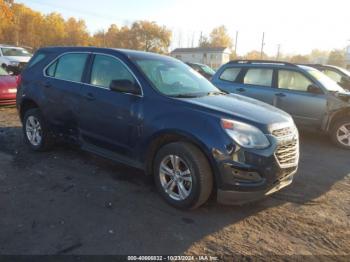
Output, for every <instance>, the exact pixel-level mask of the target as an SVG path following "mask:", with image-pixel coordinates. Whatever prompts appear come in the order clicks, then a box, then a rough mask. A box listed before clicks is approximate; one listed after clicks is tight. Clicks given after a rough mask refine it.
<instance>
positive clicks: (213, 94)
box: [207, 91, 228, 96]
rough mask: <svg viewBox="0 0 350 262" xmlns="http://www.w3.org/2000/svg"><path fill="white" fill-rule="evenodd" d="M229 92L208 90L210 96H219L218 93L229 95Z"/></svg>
mask: <svg viewBox="0 0 350 262" xmlns="http://www.w3.org/2000/svg"><path fill="white" fill-rule="evenodd" d="M227 94H228V93H226V92H224V91H213V92H208V93H207V95H208V96H217V95H227Z"/></svg>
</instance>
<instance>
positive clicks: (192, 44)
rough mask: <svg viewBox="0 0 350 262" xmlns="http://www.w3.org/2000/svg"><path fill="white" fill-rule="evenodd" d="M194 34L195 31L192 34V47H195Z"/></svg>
mask: <svg viewBox="0 0 350 262" xmlns="http://www.w3.org/2000/svg"><path fill="white" fill-rule="evenodd" d="M194 35H195V31H193V34H192V48H193V47H194Z"/></svg>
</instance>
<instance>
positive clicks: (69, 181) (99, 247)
mask: <svg viewBox="0 0 350 262" xmlns="http://www.w3.org/2000/svg"><path fill="white" fill-rule="evenodd" d="M301 145H302V146H301V151H302V152H301V164H300V170H299V172H298V176H297V177H296V179H295V182H294V183H293V185H292V186H290V187H289V188H287V189H284V190H283V191H281V192H279V193H277V194H275V195H273V196H271V197H269V198H267V199H265V200H264V201H261V202H258V203H255V204H250V205H248V206H243V207H231V206H221V205H218V204H217V203H215V201H210V202H209V203H208V204H206V205H205V206H204V207H202V208H200V209H198V210H196V211H192V212H183V211H179V210H176V209H174V208H172V207H169V206H168V205H166V204H165V203H164V202H163V201H162V200H161V199H160V197H159V196H158V195H157V193H156V192H155V187H154V186H153V184H152V182H151V180H150V179H149V178H147V177H145V176H144V175H143V174H142V172H140V171H137V170H134V169H131V168H128V167H125V166H122V165H118V164H115V163H112V162H110V161H107V160H104V159H101V158H98V157H95V156H92V155H90V154H87V153H84V152H82V151H80V150H78V149H74V148H70V147H67V146H59V147H57V148H55V149H54V150H53V151H51V152H49V153H33V152H31V151H30V150H29V149H28V148H27V147H26V146H25V145H24V144H23V142H22V134H21V129H20V123H19V121H18V119H17V114H16V110H15V109H9V108H6V109H0V212H1V213H0V254H62V253H64V254H177V255H178V254H194V255H218V254H226V255H232V254H236V255H237V254H242V255H256V256H258V257H259V256H266V255H272V254H280V255H295V254H298V255H311V254H314V255H342V256H338V257H332V258H338V259H346V257H344V255H350V204H349V203H350V190H349V188H350V158H349V156H350V152H347V151H344V150H341V149H338V148H335V147H334V146H333V145H332V144H331V143H330V142H329V141H328V140H327V137H324V136H321V135H317V134H311V133H308V134H302V137H301ZM265 258H266V257H265ZM347 258H349V257H347ZM315 259H316V261H318V260H319V259H320V257H318V258H315Z"/></svg>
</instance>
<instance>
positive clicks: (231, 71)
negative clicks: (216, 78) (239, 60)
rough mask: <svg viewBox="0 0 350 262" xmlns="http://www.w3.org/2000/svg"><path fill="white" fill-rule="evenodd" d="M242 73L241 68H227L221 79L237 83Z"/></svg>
mask: <svg viewBox="0 0 350 262" xmlns="http://www.w3.org/2000/svg"><path fill="white" fill-rule="evenodd" d="M240 72H241V68H239V67H229V68H226V69H225V70H224V71H223V72H222V73H221V75H220V79H221V80H224V81H229V82H235V81H236V80H237V77H238V75H239V73H240Z"/></svg>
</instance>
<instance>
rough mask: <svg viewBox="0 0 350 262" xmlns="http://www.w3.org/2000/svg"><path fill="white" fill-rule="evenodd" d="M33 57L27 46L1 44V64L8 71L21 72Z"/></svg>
mask: <svg viewBox="0 0 350 262" xmlns="http://www.w3.org/2000/svg"><path fill="white" fill-rule="evenodd" d="M31 57H32V54H31V53H30V52H29V51H28V50H26V49H25V48H22V47H16V46H8V45H0V65H1V66H2V67H3V68H5V69H6V70H7V71H11V72H13V73H17V72H19V71H20V70H21V68H23V67H24V66H25V65H26V64H27V63H28V61H29V60H30V58H31Z"/></svg>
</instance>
